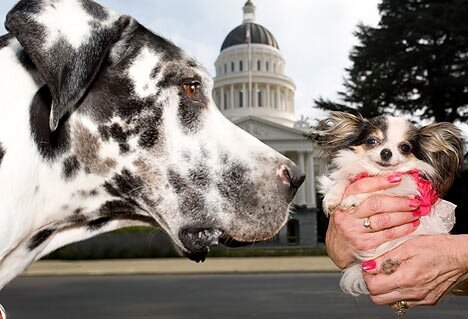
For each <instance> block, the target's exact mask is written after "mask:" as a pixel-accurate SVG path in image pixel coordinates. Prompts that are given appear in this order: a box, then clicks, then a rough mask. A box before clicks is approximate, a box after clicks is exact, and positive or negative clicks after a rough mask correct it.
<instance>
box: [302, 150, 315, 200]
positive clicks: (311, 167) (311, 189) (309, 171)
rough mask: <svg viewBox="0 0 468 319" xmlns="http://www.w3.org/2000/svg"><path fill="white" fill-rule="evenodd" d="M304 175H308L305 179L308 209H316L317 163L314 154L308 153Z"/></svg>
mask: <svg viewBox="0 0 468 319" xmlns="http://www.w3.org/2000/svg"><path fill="white" fill-rule="evenodd" d="M304 173H306V175H307V176H306V179H305V186H306V203H307V207H309V208H316V207H317V201H316V198H317V196H316V194H315V163H314V155H313V153H312V152H307V153H306V158H305V171H304Z"/></svg>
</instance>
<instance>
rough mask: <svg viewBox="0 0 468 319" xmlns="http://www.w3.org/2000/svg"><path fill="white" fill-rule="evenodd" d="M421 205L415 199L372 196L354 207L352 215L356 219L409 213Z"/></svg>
mask: <svg viewBox="0 0 468 319" xmlns="http://www.w3.org/2000/svg"><path fill="white" fill-rule="evenodd" d="M420 205H421V201H420V200H417V199H408V198H403V197H390V196H372V197H369V198H367V199H366V200H364V202H362V204H361V205H359V206H358V207H356V210H355V211H354V214H355V215H356V217H360V218H365V217H369V216H373V215H376V214H380V213H392V212H410V211H414V210H416V209H417V208H419V206H420Z"/></svg>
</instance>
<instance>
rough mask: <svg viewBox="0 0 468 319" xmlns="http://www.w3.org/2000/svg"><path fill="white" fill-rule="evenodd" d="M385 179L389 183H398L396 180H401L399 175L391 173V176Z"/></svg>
mask: <svg viewBox="0 0 468 319" xmlns="http://www.w3.org/2000/svg"><path fill="white" fill-rule="evenodd" d="M387 180H388V181H389V182H390V183H398V182H401V175H391V176H389V177H387Z"/></svg>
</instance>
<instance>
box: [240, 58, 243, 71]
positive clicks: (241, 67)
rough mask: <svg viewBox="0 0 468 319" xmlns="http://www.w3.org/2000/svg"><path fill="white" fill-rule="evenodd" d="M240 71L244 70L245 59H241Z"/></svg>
mask: <svg viewBox="0 0 468 319" xmlns="http://www.w3.org/2000/svg"><path fill="white" fill-rule="evenodd" d="M239 71H240V72H242V71H244V61H242V60H240V61H239Z"/></svg>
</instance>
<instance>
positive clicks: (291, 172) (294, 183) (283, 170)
mask: <svg viewBox="0 0 468 319" xmlns="http://www.w3.org/2000/svg"><path fill="white" fill-rule="evenodd" d="M278 175H279V178H280V180H281V182H282V183H283V184H287V185H289V186H290V187H291V188H292V189H294V190H296V189H298V188H299V187H300V186H301V185H302V183H303V182H304V179H305V177H306V176H305V174H304V172H303V171H301V170H300V169H299V168H298V167H297V166H296V165H294V164H292V165H284V164H283V165H281V166H280V168H279V169H278Z"/></svg>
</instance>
